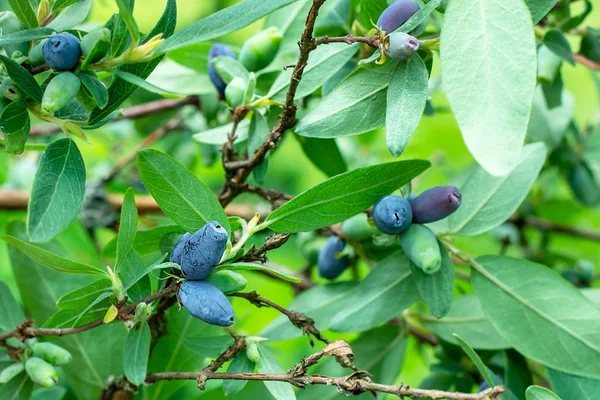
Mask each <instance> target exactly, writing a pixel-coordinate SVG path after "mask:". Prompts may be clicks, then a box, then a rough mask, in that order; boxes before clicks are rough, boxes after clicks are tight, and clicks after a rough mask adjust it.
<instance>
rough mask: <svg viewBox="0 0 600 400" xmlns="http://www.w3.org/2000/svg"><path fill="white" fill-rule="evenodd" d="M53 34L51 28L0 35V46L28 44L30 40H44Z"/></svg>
mask: <svg viewBox="0 0 600 400" xmlns="http://www.w3.org/2000/svg"><path fill="white" fill-rule="evenodd" d="M53 33H54V29H52V28H33V29H26V30H23V31H17V32H14V33H10V34H8V35H2V37H0V46H6V45H7V44H18V43H23V42H29V41H31V40H37V39H44V38H47V37H49V36H51V35H52V34H53Z"/></svg>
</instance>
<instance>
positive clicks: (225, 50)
mask: <svg viewBox="0 0 600 400" xmlns="http://www.w3.org/2000/svg"><path fill="white" fill-rule="evenodd" d="M221 56H224V57H231V58H236V56H235V53H234V52H233V50H231V49H230V48H229V46H227V45H224V44H221V43H217V44H214V45H213V46H212V47H211V48H210V51H209V52H208V76H209V78H210V81H211V82H212V84H213V85H214V87H215V88H216V89H217V92H219V94H220V95H221V97H225V88H226V87H227V84H226V83H225V81H224V80H223V79H221V77H220V76H219V74H218V73H217V71H216V70H215V67H214V66H213V64H212V60H213V59H215V58H216V57H221Z"/></svg>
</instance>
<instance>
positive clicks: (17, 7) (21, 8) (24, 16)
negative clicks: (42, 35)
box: [6, 0, 38, 28]
mask: <svg viewBox="0 0 600 400" xmlns="http://www.w3.org/2000/svg"><path fill="white" fill-rule="evenodd" d="M6 2H7V3H8V4H9V5H10V8H11V9H12V10H13V12H14V13H15V15H16V16H17V17H18V18H19V19H20V20H21V22H23V24H25V26H26V27H28V28H35V27H37V26H38V21H37V17H36V15H35V10H34V9H33V5H32V4H31V2H30V1H29V0H6Z"/></svg>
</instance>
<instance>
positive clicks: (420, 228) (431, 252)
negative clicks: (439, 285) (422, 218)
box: [400, 224, 442, 274]
mask: <svg viewBox="0 0 600 400" xmlns="http://www.w3.org/2000/svg"><path fill="white" fill-rule="evenodd" d="M400 246H402V250H404V253H405V254H406V256H407V257H408V258H409V259H410V261H412V262H413V264H415V265H416V266H417V267H419V268H421V269H422V270H423V271H424V272H426V273H428V274H435V273H436V272H438V271H439V270H440V268H441V267H442V254H441V252H440V246H439V244H438V241H437V238H436V236H435V233H433V232H432V231H431V229H429V228H428V227H426V226H425V225H420V224H412V225H411V226H410V227H409V228H408V229H407V230H405V231H404V232H402V234H401V235H400Z"/></svg>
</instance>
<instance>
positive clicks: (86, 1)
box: [48, 0, 92, 31]
mask: <svg viewBox="0 0 600 400" xmlns="http://www.w3.org/2000/svg"><path fill="white" fill-rule="evenodd" d="M91 8H92V0H79V1H77V2H75V3H74V4H71V5H70V6H68V7H67V8H65V9H64V10H62V11H61V12H60V14H58V16H57V17H56V18H54V19H53V20H52V21H50V23H49V24H48V28H52V29H54V30H56V31H64V30H67V29H72V28H73V27H75V26H77V25H79V24H82V23H83V22H85V20H86V19H87V16H88V14H89V13H90V9H91Z"/></svg>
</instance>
